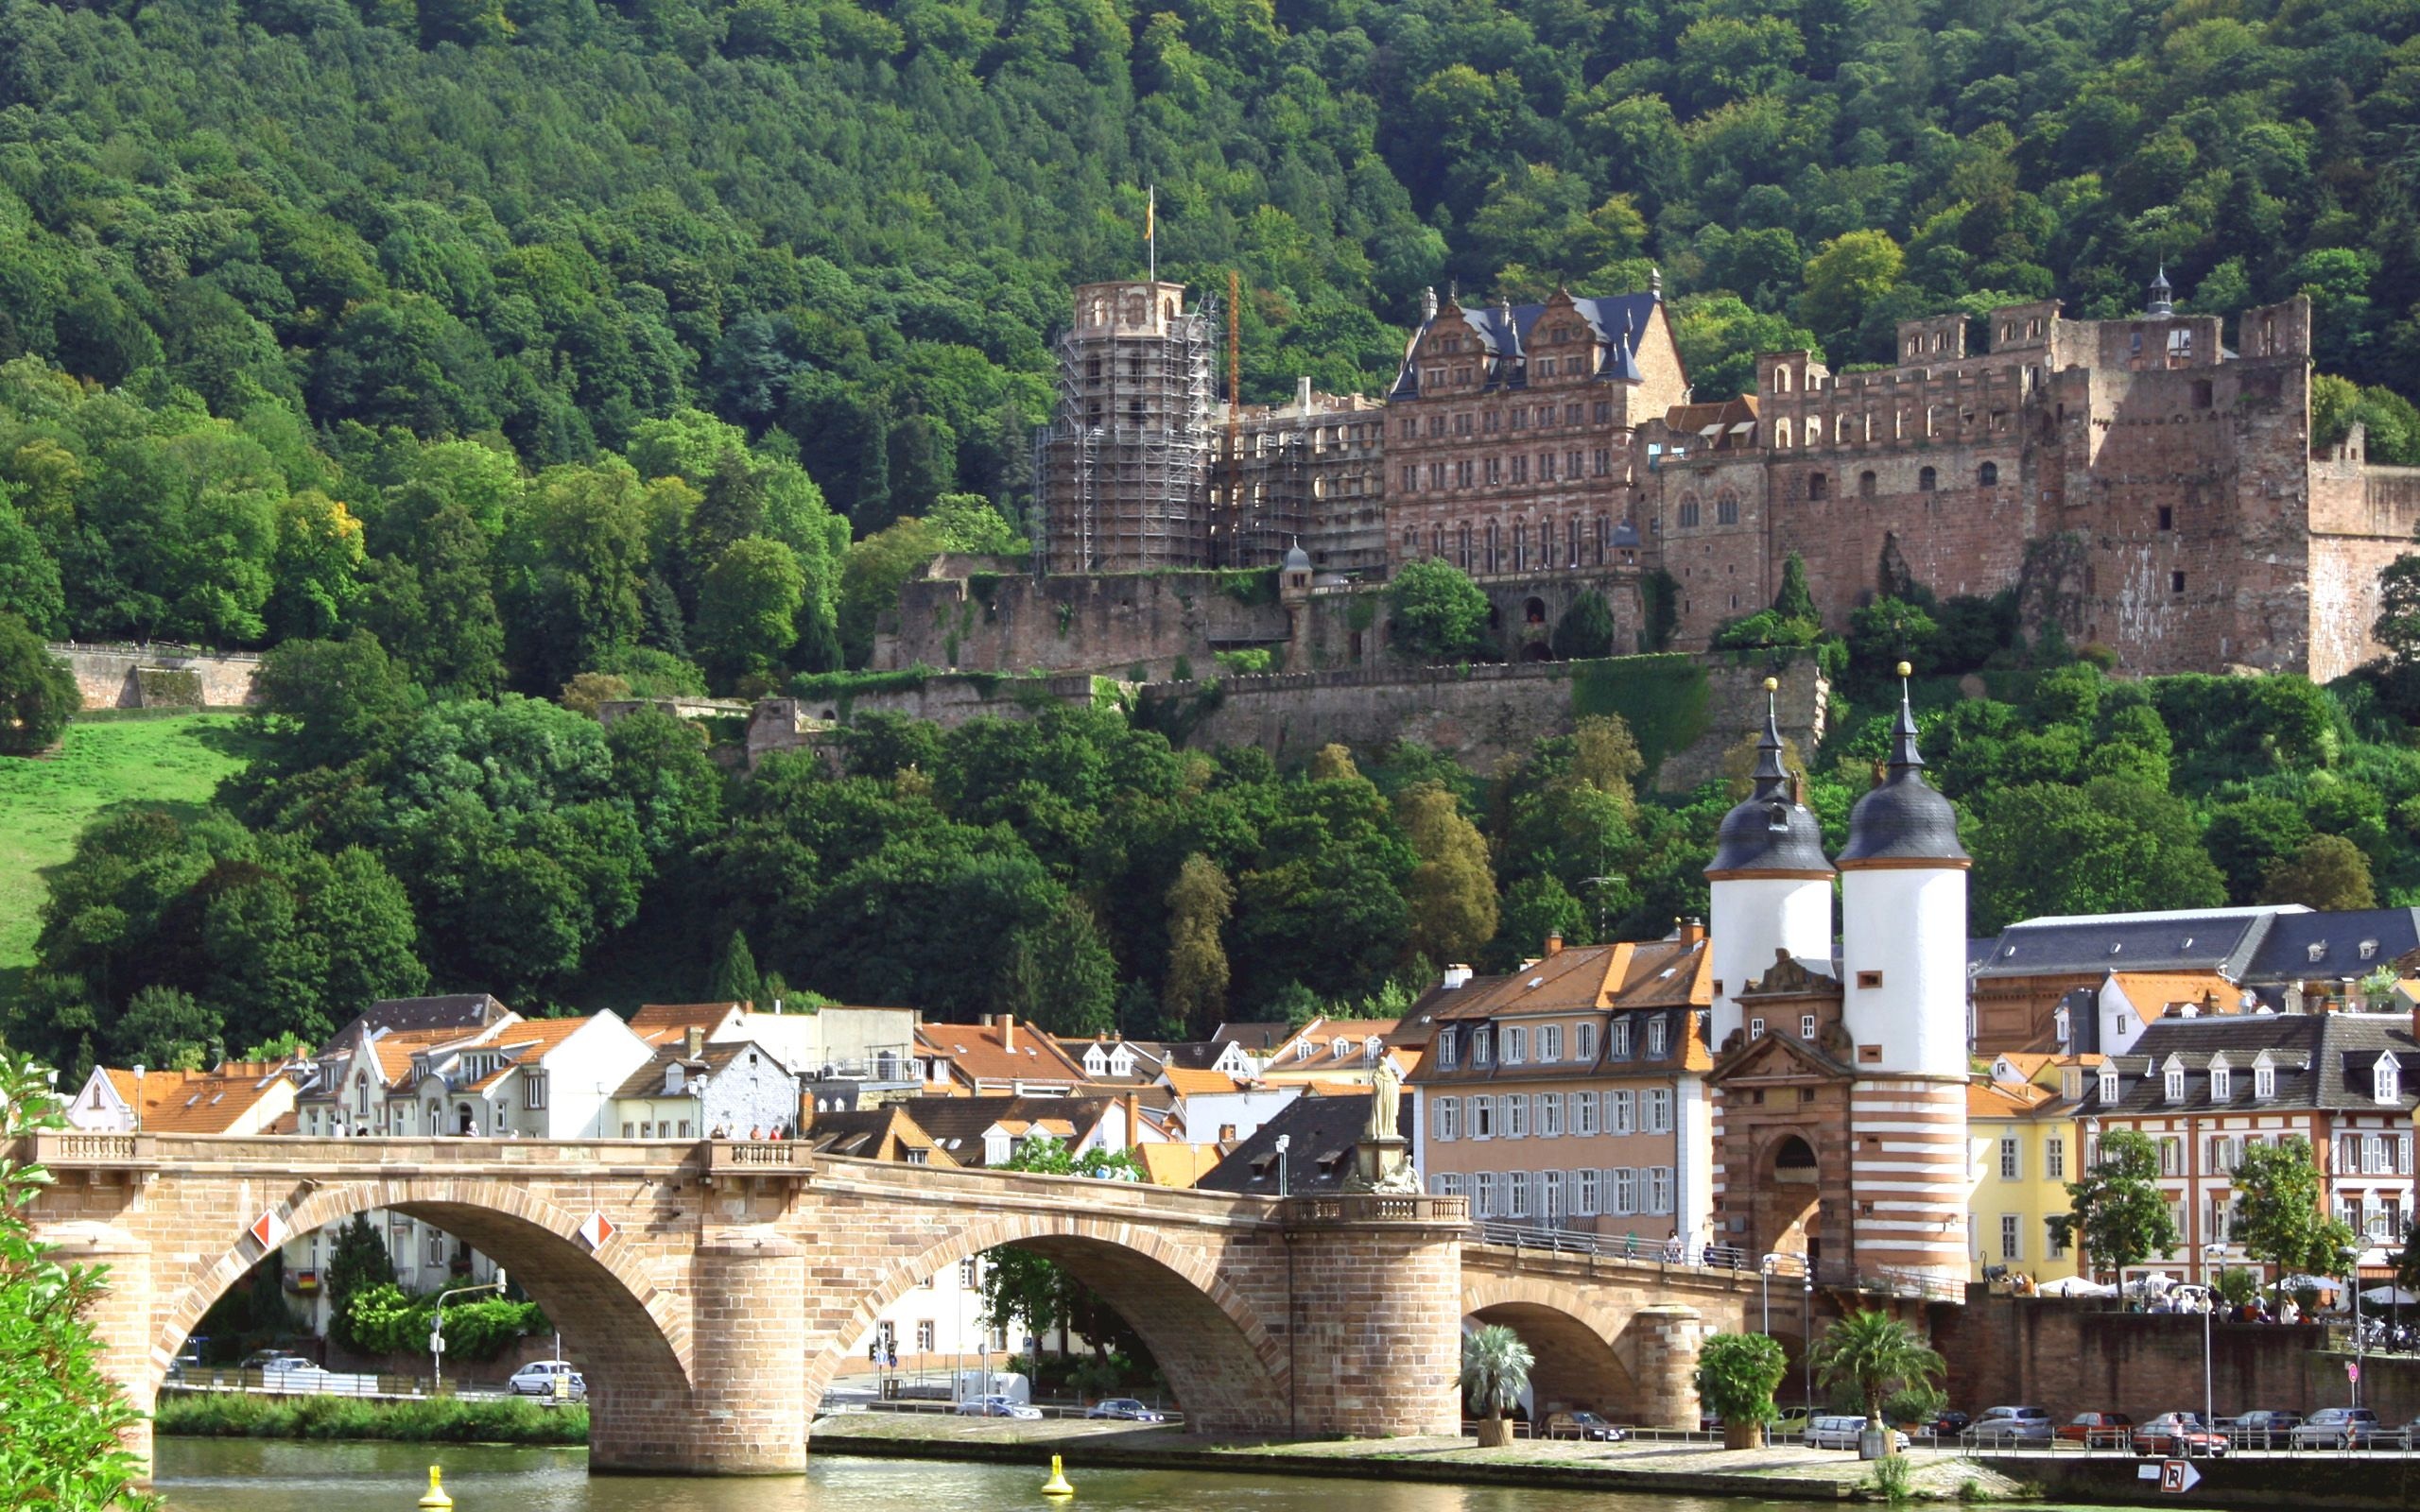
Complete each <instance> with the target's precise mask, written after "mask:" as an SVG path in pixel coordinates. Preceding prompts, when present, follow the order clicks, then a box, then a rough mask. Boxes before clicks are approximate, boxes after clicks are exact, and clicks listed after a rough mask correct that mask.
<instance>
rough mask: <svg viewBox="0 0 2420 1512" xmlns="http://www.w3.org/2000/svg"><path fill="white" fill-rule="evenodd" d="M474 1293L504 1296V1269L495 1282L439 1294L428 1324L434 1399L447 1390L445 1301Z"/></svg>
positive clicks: (499, 1269) (500, 1270)
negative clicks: (448, 1298) (435, 1309)
mask: <svg viewBox="0 0 2420 1512" xmlns="http://www.w3.org/2000/svg"><path fill="white" fill-rule="evenodd" d="M473 1292H493V1293H495V1294H496V1295H497V1296H498V1297H501V1296H503V1295H504V1267H503V1266H501V1265H498V1266H497V1267H496V1268H495V1280H490V1281H481V1282H480V1283H479V1284H478V1285H476V1286H457V1287H455V1288H454V1289H453V1290H452V1291H450V1292H440V1293H438V1294H437V1311H436V1313H435V1314H433V1315H432V1316H431V1317H430V1319H429V1324H428V1362H429V1364H428V1373H429V1387H428V1394H429V1395H430V1396H432V1397H436V1396H441V1395H443V1393H444V1390H445V1299H446V1298H447V1297H468V1296H470V1295H471V1294H472V1293H473ZM557 1354H558V1356H559V1357H560V1355H561V1348H560V1346H559V1347H558V1349H557Z"/></svg>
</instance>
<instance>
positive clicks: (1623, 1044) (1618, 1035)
mask: <svg viewBox="0 0 2420 1512" xmlns="http://www.w3.org/2000/svg"><path fill="white" fill-rule="evenodd" d="M1606 1054H1608V1055H1610V1056H1612V1057H1614V1058H1615V1059H1616V1060H1628V1059H1629V1058H1630V1021H1629V1020H1628V1019H1616V1020H1615V1021H1614V1026H1613V1046H1612V1048H1611V1049H1609V1050H1608V1051H1607V1052H1606Z"/></svg>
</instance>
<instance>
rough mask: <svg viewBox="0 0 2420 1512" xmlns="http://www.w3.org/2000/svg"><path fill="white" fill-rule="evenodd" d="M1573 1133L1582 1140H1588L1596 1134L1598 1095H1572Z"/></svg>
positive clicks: (1577, 1093) (1579, 1093)
mask: <svg viewBox="0 0 2420 1512" xmlns="http://www.w3.org/2000/svg"><path fill="white" fill-rule="evenodd" d="M1571 1132H1572V1133H1574V1134H1576V1135H1578V1136H1579V1137H1580V1138H1582V1139H1587V1138H1590V1137H1591V1136H1593V1135H1594V1134H1596V1132H1597V1094H1596V1093H1595V1092H1573V1093H1572V1094H1571Z"/></svg>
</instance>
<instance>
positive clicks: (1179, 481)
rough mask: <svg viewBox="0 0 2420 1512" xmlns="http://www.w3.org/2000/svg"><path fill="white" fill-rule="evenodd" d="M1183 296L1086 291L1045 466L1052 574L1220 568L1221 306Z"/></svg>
mask: <svg viewBox="0 0 2420 1512" xmlns="http://www.w3.org/2000/svg"><path fill="white" fill-rule="evenodd" d="M1216 331H1217V308H1216V301H1215V300H1204V301H1202V303H1201V305H1199V306H1197V307H1196V308H1195V309H1193V310H1192V311H1190V312H1187V311H1186V310H1185V309H1184V285H1183V284H1179V283H1090V284H1085V285H1084V286H1082V287H1080V288H1079V289H1077V290H1076V322H1075V325H1074V326H1073V327H1072V328H1071V329H1070V330H1069V331H1068V332H1067V333H1066V335H1063V336H1062V337H1061V338H1060V340H1059V348H1058V350H1059V402H1058V409H1057V412H1056V414H1055V415H1054V416H1053V418H1052V420H1051V422H1050V424H1049V425H1048V426H1047V427H1046V428H1045V430H1044V431H1043V434H1042V437H1041V438H1040V444H1039V448H1038V450H1039V456H1038V457H1037V465H1036V468H1035V479H1036V483H1037V490H1036V510H1037V515H1038V519H1037V522H1036V529H1037V531H1038V533H1039V535H1040V538H1041V541H1042V545H1043V549H1042V551H1041V552H1039V553H1037V557H1038V558H1039V559H1040V561H1041V563H1042V564H1043V566H1044V568H1045V570H1046V571H1048V572H1053V573H1098V572H1150V571H1152V570H1154V569H1157V568H1163V567H1206V566H1209V565H1211V564H1212V561H1213V556H1214V549H1215V548H1214V545H1213V537H1214V534H1215V532H1214V530H1213V528H1212V524H1213V523H1212V518H1211V509H1210V464H1211V461H1212V458H1213V455H1214V453H1215V450H1216V439H1215V438H1216V434H1217V429H1216V424H1215V402H1216V384H1215V380H1214V375H1213V367H1214V363H1215V360H1216V352H1217V338H1216V335H1215V332H1216Z"/></svg>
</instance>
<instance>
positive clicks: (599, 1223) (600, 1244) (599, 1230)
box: [579, 1212, 616, 1253]
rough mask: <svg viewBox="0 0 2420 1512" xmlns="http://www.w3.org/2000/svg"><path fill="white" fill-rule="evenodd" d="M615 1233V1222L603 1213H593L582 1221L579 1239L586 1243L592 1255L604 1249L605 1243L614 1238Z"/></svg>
mask: <svg viewBox="0 0 2420 1512" xmlns="http://www.w3.org/2000/svg"><path fill="white" fill-rule="evenodd" d="M615 1231H616V1230H615V1229H614V1221H613V1220H612V1219H610V1218H608V1217H606V1216H605V1215H604V1214H603V1213H601V1212H592V1213H590V1214H589V1215H588V1216H587V1217H586V1218H584V1219H582V1220H580V1225H579V1237H580V1238H581V1239H582V1240H584V1241H586V1243H587V1245H588V1247H589V1250H590V1251H591V1252H592V1253H594V1252H595V1251H596V1250H599V1249H602V1248H604V1247H605V1241H606V1240H608V1239H611V1238H613V1237H614V1233H615Z"/></svg>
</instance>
